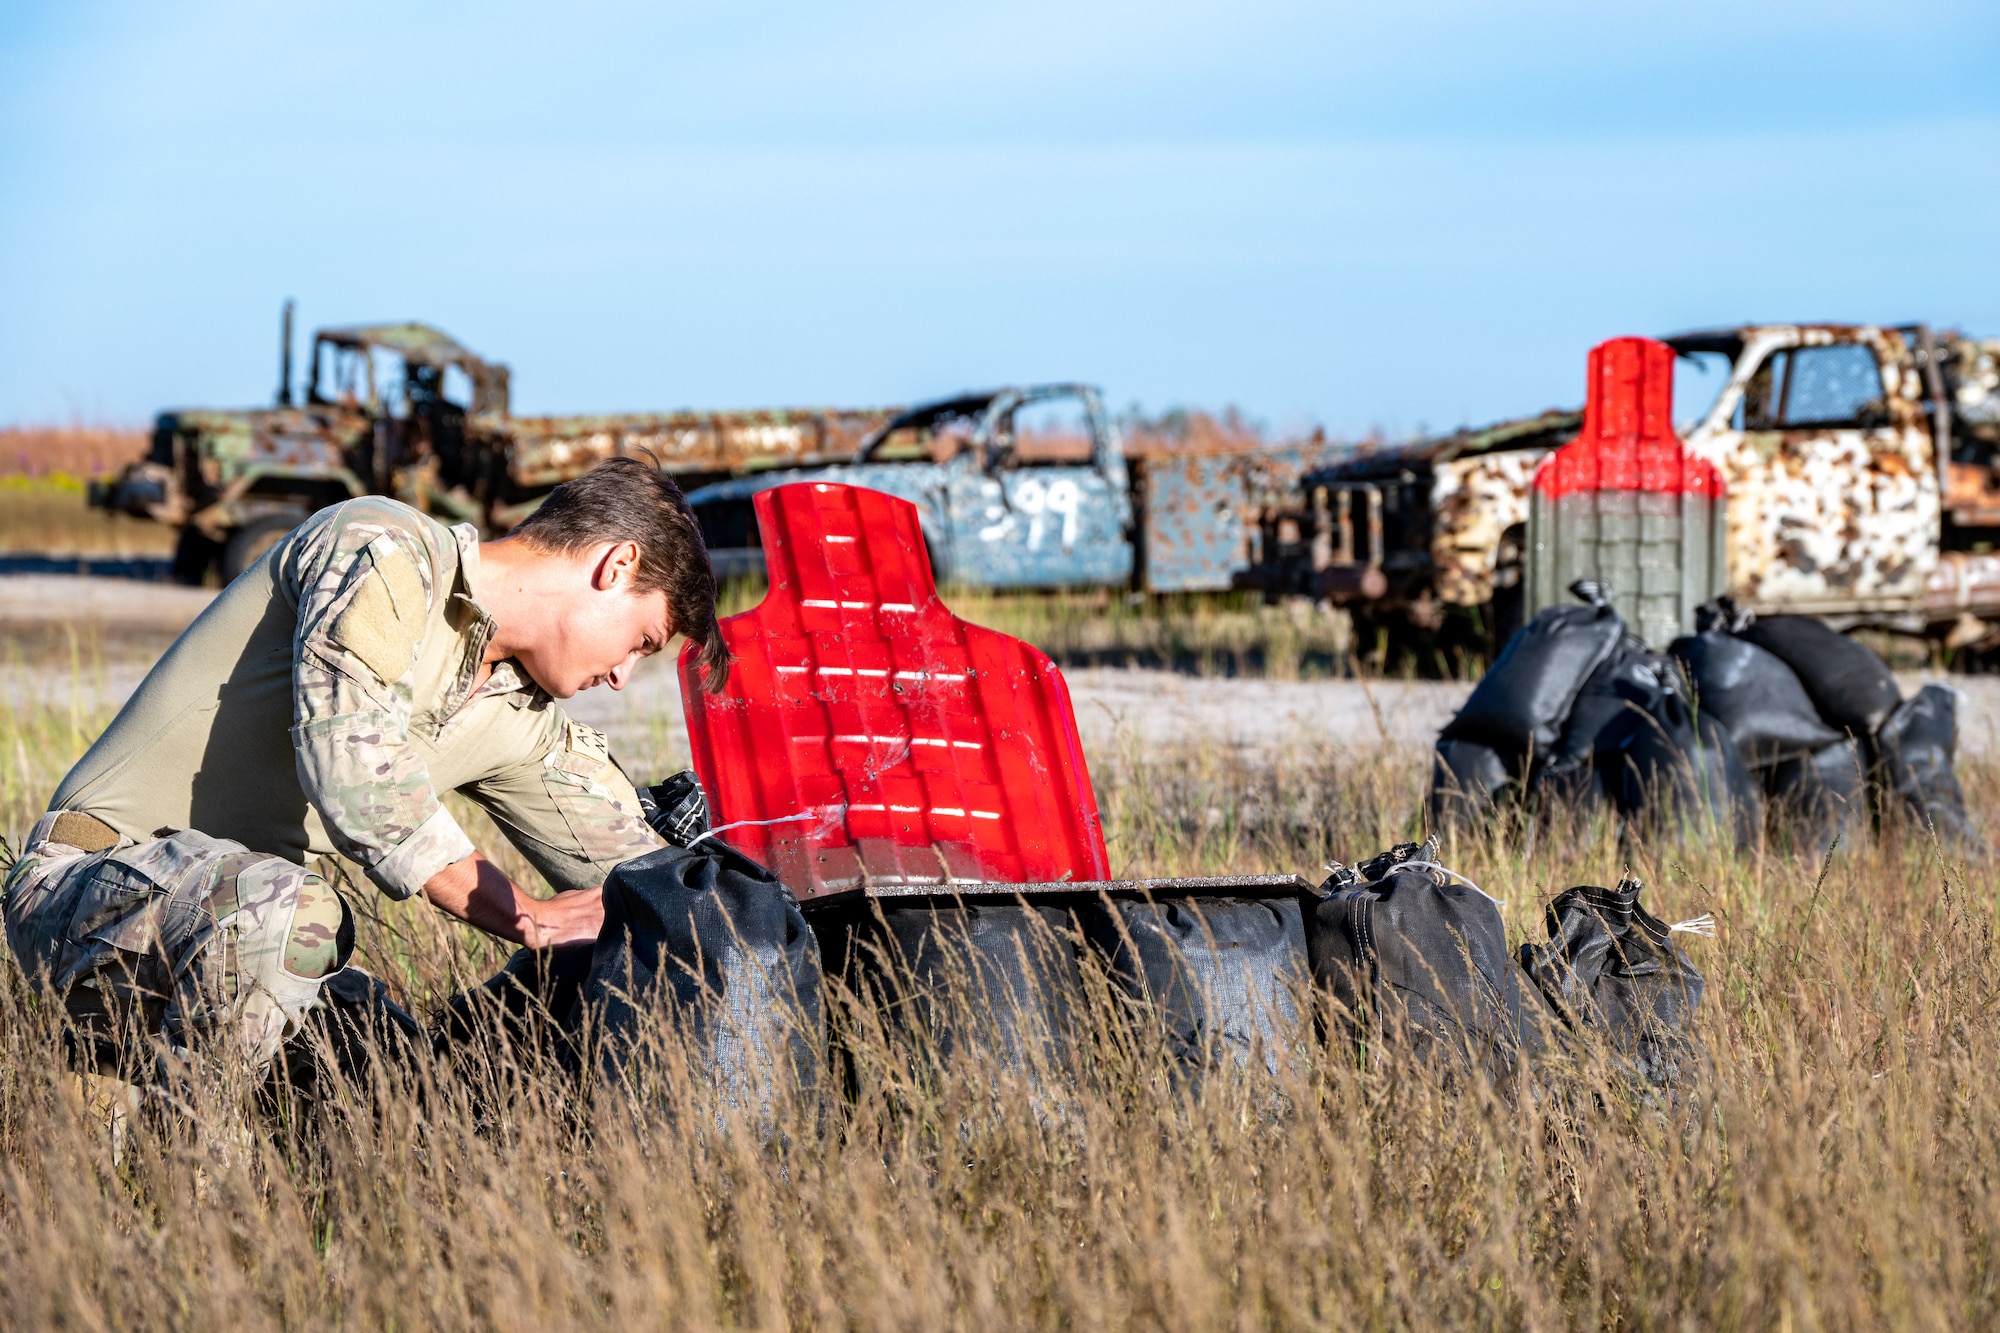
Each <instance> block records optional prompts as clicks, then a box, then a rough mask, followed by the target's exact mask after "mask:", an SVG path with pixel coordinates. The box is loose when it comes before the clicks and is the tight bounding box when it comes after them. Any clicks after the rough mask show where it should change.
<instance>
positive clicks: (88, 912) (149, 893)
mask: <svg viewBox="0 0 2000 1333" xmlns="http://www.w3.org/2000/svg"><path fill="white" fill-rule="evenodd" d="M30 850H31V851H34V850H40V851H42V852H43V853H44V855H43V857H42V858H41V859H39V860H38V861H37V862H36V863H35V864H33V865H31V866H26V867H21V868H17V873H16V874H15V875H13V876H10V879H9V883H8V893H7V903H6V917H7V936H8V940H9V943H10V944H11V945H12V946H13V948H14V951H15V954H16V956H17V957H18V958H19V960H20V962H21V965H22V968H23V970H24V971H26V972H27V973H28V974H29V975H30V976H31V977H34V976H38V975H39V976H45V977H46V979H47V982H48V985H49V989H50V991H51V992H52V993H53V994H55V995H58V996H61V997H62V999H63V1000H64V1002H65V1003H66V1004H68V1005H69V1007H70V1009H71V1012H72V1013H73V1014H77V1015H79V1017H81V1016H82V1015H86V1014H87V1015H90V1016H91V1017H92V1019H93V1021H94V1022H96V1023H98V1024H99V1025H102V1023H104V1022H106V1021H108V1022H109V1023H110V1024H111V1025H112V1026H113V1027H116V1028H121V1029H122V1028H124V1027H125V1026H126V1025H127V1024H129V1023H131V1022H133V1021H136V1022H138V1023H139V1024H140V1026H141V1028H142V1029H143V1030H144V1031H146V1032H151V1033H160V1034H162V1035H164V1036H166V1037H167V1038H168V1039H169V1040H171V1041H175V1042H186V1041H189V1040H191V1039H192V1038H194V1037H195V1036H197V1035H198V1034H204V1035H212V1036H220V1037H226V1038H233V1039H234V1041H235V1043H236V1045H237V1047H238V1049H239V1051H240V1052H241V1053H242V1054H243V1055H244V1056H245V1057H246V1058H247V1059H248V1060H249V1061H250V1062H251V1063H252V1064H253V1065H256V1066H259V1067H261V1066H263V1065H264V1064H266V1063H268V1062H269V1060H270V1059H271V1057H272V1056H273V1055H274V1054H275V1053H276V1051H277V1049H278V1046H279V1045H280V1044H281V1043H282V1042H283V1041H284V1039H285V1038H286V1036H288V1035H290V1033H291V1032H293V1031H295V1030H296V1029H297V1027H298V1025H299V1024H300V1023H301V1022H303V1020H304V1018H305V1014H306V1011H307V1010H308V1009H310V1008H311V1007H312V1005H313V1003H314V1001H315V1000H316V999H317V998H318V996H319V988H320V985H321V983H322V982H323V980H324V979H325V978H326V977H328V976H330V975H332V974H333V973H334V972H337V971H339V970H340V969H341V968H342V967H344V966H345V965H346V963H347V957H348V954H349V953H351V952H352V950H353V928H352V924H351V922H350V921H349V919H348V915H347V907H346V904H345V903H343V902H342V901H341V900H340V897H339V895H338V894H337V893H335V892H334V890H333V888H332V886H330V885H329V884H328V883H327V882H326V881H325V880H324V879H322V878H321V877H320V876H318V875H316V874H314V873H313V872H312V871H310V870H307V869H306V868H305V867H304V866H300V865H294V864H293V863H292V862H290V861H286V860H283V859H281V858H278V857H274V856H264V855H261V854H259V853H256V852H251V851H246V850H245V849H244V848H243V846H242V845H241V844H240V843H234V842H228V841H225V840H223V839H220V838H211V837H209V836H207V835H206V834H202V833H197V832H194V831H192V830H189V831H183V832H180V833H175V834H171V835H170V836H168V837H165V838H158V839H154V840H152V841H150V842H143V843H139V844H138V845H136V846H127V847H115V848H111V849H109V850H107V851H99V852H91V853H82V854H78V853H73V852H72V853H71V854H68V855H64V854H61V853H62V852H63V851H64V850H65V849H61V848H58V847H54V846H50V847H47V848H42V849H32V848H31V849H30ZM24 860H25V858H24ZM93 1035H99V1036H109V1035H112V1034H110V1033H104V1034H93Z"/></svg>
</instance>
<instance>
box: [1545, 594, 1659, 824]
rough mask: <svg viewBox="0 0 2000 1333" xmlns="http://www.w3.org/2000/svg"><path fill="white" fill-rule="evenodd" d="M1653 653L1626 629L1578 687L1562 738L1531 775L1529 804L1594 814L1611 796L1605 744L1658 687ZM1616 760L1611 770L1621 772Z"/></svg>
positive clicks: (1551, 811)
mask: <svg viewBox="0 0 2000 1333" xmlns="http://www.w3.org/2000/svg"><path fill="white" fill-rule="evenodd" d="M1653 658H1654V654H1652V653H1650V652H1649V651H1648V650H1647V648H1646V645H1645V643H1644V642H1643V641H1641V640H1640V639H1639V638H1637V637H1636V636H1634V635H1632V634H1630V633H1627V634H1624V635H1621V636H1620V637H1619V640H1618V642H1617V643H1616V644H1614V645H1613V646H1612V649H1611V651H1610V652H1609V653H1607V654H1606V655H1605V658H1604V660H1603V661H1602V662H1599V663H1598V664H1597V669H1596V670H1594V671H1592V672H1591V673H1590V677H1589V679H1587V680H1585V681H1584V683H1583V688H1581V689H1579V690H1578V691H1577V693H1576V699H1575V701H1574V702H1573V703H1572V704H1571V706H1570V711H1569V718H1568V720H1567V721H1566V722H1565V723H1564V724H1563V734H1562V739H1561V740H1560V741H1559V742H1558V743H1557V744H1556V747H1555V749H1554V750H1553V751H1551V752H1550V753H1549V754H1548V756H1547V757H1546V758H1545V759H1542V760H1540V761H1539V762H1537V763H1536V764H1535V766H1534V768H1533V770H1532V771H1531V772H1530V773H1529V775H1528V783H1527V794H1528V804H1529V805H1530V806H1531V807H1533V808H1534V810H1535V811H1536V812H1537V813H1538V814H1540V815H1542V816H1544V817H1546V818H1553V817H1556V816H1559V815H1563V814H1577V815H1588V814H1590V813H1592V812H1594V811H1596V810H1597V809H1599V808H1600V807H1602V806H1603V805H1604V804H1605V802H1606V801H1608V800H1610V801H1615V798H1616V793H1615V791H1608V790H1607V789H1606V783H1605V780H1604V779H1605V772H1606V771H1607V770H1605V769H1602V768H1600V766H1599V764H1598V762H1597V752H1598V750H1599V748H1600V747H1603V746H1605V745H1608V744H1613V743H1615V739H1616V738H1617V737H1618V736H1620V735H1622V734H1623V733H1622V731H1621V730H1620V727H1621V725H1622V724H1624V723H1625V722H1626V720H1627V719H1628V717H1629V715H1630V714H1631V713H1632V711H1633V710H1634V709H1635V708H1644V707H1646V706H1647V705H1648V702H1649V701H1650V700H1651V699H1652V697H1653V694H1654V693H1656V692H1657V688H1658V687H1657V685H1656V684H1655V682H1654V679H1653V676H1652V674H1651V672H1652V665H1651V664H1652V662H1653ZM1616 767H1617V766H1616V765H1615V764H1613V765H1611V766H1610V768H1609V770H1608V771H1610V772H1612V773H1614V774H1615V772H1616Z"/></svg>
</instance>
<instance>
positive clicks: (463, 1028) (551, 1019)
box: [441, 942, 597, 1065]
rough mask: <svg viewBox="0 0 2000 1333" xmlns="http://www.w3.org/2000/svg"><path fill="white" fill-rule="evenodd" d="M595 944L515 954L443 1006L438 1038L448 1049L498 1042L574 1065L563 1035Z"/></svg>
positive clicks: (567, 1038) (587, 973) (568, 1035)
mask: <svg viewBox="0 0 2000 1333" xmlns="http://www.w3.org/2000/svg"><path fill="white" fill-rule="evenodd" d="M596 949H597V946H596V944H595V943H591V942H586V943H583V944H564V945H558V946H557V947H555V948H552V949H516V950H515V951H514V953H513V955H512V956H511V957H510V958H508V960H507V962H506V964H505V965H504V966H503V967H501V969H500V970H499V971H498V972H495V973H494V974H493V975H492V976H490V977H488V978H487V979H486V980H485V981H483V982H481V983H480V984H479V985H477V986H474V987H472V988H470V989H468V990H463V991H460V992H459V993H458V994H456V995H454V996H452V997H451V998H450V999H449V1000H447V1001H445V1006H444V1016H443V1026H442V1029H441V1031H442V1034H443V1036H444V1038H445V1039H446V1040H447V1041H449V1042H451V1043H452V1044H453V1045H457V1046H464V1045H466V1044H468V1043H479V1042H482V1041H486V1040H489V1039H491V1038H492V1037H495V1036H500V1037H502V1038H503V1039H504V1040H505V1041H506V1042H508V1043H510V1044H511V1045H512V1046H513V1047H514V1048H515V1049H516V1050H517V1051H519V1050H540V1051H544V1052H546V1053H549V1054H553V1055H555V1056H557V1057H558V1058H559V1059H561V1060H563V1061H564V1062H565V1063H567V1064H571V1065H573V1064H574V1060H575V1055H576V1052H575V1049H574V1047H573V1046H572V1044H571V1040H570V1039H571V1038H572V1037H573V1036H574V1035H575V1034H574V1033H573V1032H571V1031H570V1030H569V1027H568V1024H569V1023H570V1020H571V1017H572V1015H574V1014H575V1013H576V1011H577V1006H578V1004H579V1002H580V1001H581V999H582V996H583V986H584V982H585V981H586V980H587V979H588V978H589V976H590V963H591V956H592V955H593V954H594V953H595V952H596Z"/></svg>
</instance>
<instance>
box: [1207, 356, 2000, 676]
mask: <svg viewBox="0 0 2000 1333" xmlns="http://www.w3.org/2000/svg"><path fill="white" fill-rule="evenodd" d="M1663 341H1664V342H1665V343H1667V344H1668V345H1669V346H1670V347H1672V348H1673V350H1674V353H1675V362H1676V364H1675V375H1674V379H1675V386H1674V410H1673V414H1674V417H1675V430H1676V432H1677V433H1678V434H1679V436H1680V437H1681V439H1682V440H1683V441H1684V442H1685V445H1686V448H1687V449H1688V451H1689V452H1690V453H1691V454H1695V455H1698V456H1700V457H1701V458H1703V459H1706V460H1707V461H1708V462H1710V463H1712V464H1713V465H1714V466H1715V467H1716V469H1717V470H1718V472H1719V473H1720V474H1721V478H1722V481H1723V484H1724V487H1725V498H1726V511H1725V521H1724V524H1723V526H1722V529H1721V536H1720V543H1719V544H1720V547H1721V560H1720V563H1721V569H1722V574H1721V577H1720V579H1719V582H1721V583H1722V584H1723V585H1724V586H1726V587H1727V589H1728V590H1729V591H1730V592H1731V593H1733V594H1734V595H1735V597H1736V598H1737V599H1738V601H1739V602H1741V603H1744V604H1746V605H1747V606H1749V607H1751V608H1753V609H1755V610H1758V611H1762V612H1776V611H1786V612H1799V613H1806V614H1812V615H1818V616H1822V617H1825V618H1827V619H1829V620H1831V621H1833V622H1834V623H1836V624H1839V625H1841V626H1844V627H1853V626H1858V625H1872V626H1878V627H1882V628H1887V629H1892V630H1898V631H1903V632H1908V633H1916V634H1926V635H1929V636H1931V637H1933V638H1934V639H1937V640H1939V641H1940V642H1941V643H1942V644H1943V645H1945V646H1946V647H1949V648H1957V647H1967V646H1979V647H1982V648H1985V647H1992V646H1994V644H1995V643H1996V642H2000V630H1996V629H1995V623H1996V622H2000V341H1979V340H1976V339H1972V338H1968V337H1965V336H1963V335H1961V334H1958V333H1956V332H1944V333H1937V332H1933V331H1932V330H1931V329H1929V328H1928V327H1926V326H1924V325H1905V326H1900V327H1891V326H1877V325H1865V324H1764V325H1746V326H1743V327H1740V328H1731V329H1719V330H1709V331H1702V332H1694V333H1684V334H1679V335H1676V336H1674V337H1670V338H1667V339H1664V340H1663ZM1580 423H1581V416H1580V414H1579V413H1576V412H1567V411H1551V412H1546V413H1544V414H1542V415H1541V416H1538V417H1532V418H1524V419H1521V420H1517V421H1511V422H1506V423H1502V424H1500V425H1496V426H1489V427H1485V428H1482V429H1478V430H1467V431H1461V432H1459V433H1457V434H1454V435H1450V436H1446V437H1442V438H1436V439H1427V440H1421V441H1417V442H1415V443H1412V444H1408V445H1403V446H1397V447H1392V448H1381V449H1372V450H1368V449H1364V450H1360V451H1357V452H1356V453H1355V454H1353V455H1352V456H1350V457H1348V458H1345V459H1342V460H1340V461H1338V462H1335V463H1333V464H1332V465H1330V466H1327V467H1323V468H1319V469H1315V470H1311V471H1309V472H1307V473H1305V474H1304V475H1303V477H1302V478H1301V479H1300V483H1299V484H1298V485H1297V486H1295V487H1292V488H1289V489H1280V490H1274V491H1272V492H1269V493H1267V494H1266V495H1265V496H1263V497H1262V499H1261V503H1260V504H1259V507H1258V513H1257V522H1256V525H1255V527H1256V532H1255V534H1254V543H1255V546H1256V548H1257V549H1256V551H1255V554H1254V558H1253V560H1252V562H1251V566H1250V568H1249V569H1248V570H1246V571H1245V573H1244V575H1243V578H1242V582H1243V583H1244V585H1245V586H1252V587H1259V588H1263V589H1265V590H1266V591H1267V592H1270V593H1272V594H1293V595H1306V596H1312V597H1318V598H1323V599H1326V600H1327V601H1330V602H1332V603H1334V604H1336V605H1338V606H1342V607H1345V608H1347V609H1348V610H1350V611H1351V612H1352V613H1353V614H1354V615H1355V617H1356V620H1357V622H1359V624H1360V625H1361V626H1362V627H1364V628H1366V627H1370V626H1372V627H1374V628H1377V629H1379V630H1381V631H1382V632H1385V633H1392V634H1393V633H1397V632H1404V631H1411V630H1414V631H1419V632H1426V633H1436V632H1439V631H1446V632H1450V631H1453V630H1456V631H1458V632H1460V633H1464V634H1466V635H1468V636H1470V637H1473V638H1475V639H1478V640H1483V641H1484V642H1485V643H1486V644H1488V645H1491V644H1495V643H1498V642H1503V641H1504V640H1505V637H1506V635H1507V634H1509V633H1511V632H1512V630H1513V628H1514V627H1516V626H1518V625H1519V624H1520V623H1521V620H1522V616H1523V612H1524V610H1525V609H1526V607H1525V588H1524V573H1525V571H1526V569H1527V566H1528V564H1529V552H1528V549H1527V548H1528V527H1529V511H1530V482H1531V479H1532V478H1533V476H1534V472H1535V468H1536V465H1537V464H1539V463H1540V462H1541V460H1542V459H1543V458H1544V457H1545V456H1546V455H1547V454H1548V453H1549V451H1550V450H1552V449H1555V448H1557V447H1560V446H1561V445H1563V444H1565V443H1567V442H1568V441H1570V440H1571V439H1573V438H1574V437H1575V436H1576V433H1577V431H1578V428H1579V426H1580ZM1364 641H1365V638H1364Z"/></svg>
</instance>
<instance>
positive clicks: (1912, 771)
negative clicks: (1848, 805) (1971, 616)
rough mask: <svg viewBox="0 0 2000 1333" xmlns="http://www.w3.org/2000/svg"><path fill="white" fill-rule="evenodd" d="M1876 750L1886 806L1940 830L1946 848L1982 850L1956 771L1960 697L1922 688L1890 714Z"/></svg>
mask: <svg viewBox="0 0 2000 1333" xmlns="http://www.w3.org/2000/svg"><path fill="white" fill-rule="evenodd" d="M1875 748H1876V754H1877V756H1878V765H1879V769H1878V771H1879V772H1880V774H1881V783H1882V790H1883V798H1884V803H1885V805H1886V804H1888V803H1890V802H1894V803H1895V805H1897V806H1900V807H1901V808H1902V810H1903V811H1904V812H1905V813H1907V815H1908V816H1909V817H1910V818H1911V819H1914V820H1915V821H1917V823H1918V824H1919V825H1921V826H1923V827H1926V828H1934V829H1936V830H1937V836H1938V840H1939V841H1940V842H1942V843H1943V844H1944V845H1945V846H1947V847H1950V848H1952V849H1954V850H1959V849H1964V848H1969V847H1975V846H1977V845H1978V842H1979V839H1978V836H1977V835H1976V834H1975V833H1973V831H1972V823H1971V821H1970V820H1969V819H1968V818H1967V817H1966V813H1965V792H1964V791H1963V790H1962V789H1961V788H1960V787H1959V785H1958V774H1957V772H1956V771H1955V770H1954V769H1953V767H1952V765H1953V760H1954V759H1955V758H1956V757H1957V754H1958V696H1957V695H1955V694H1954V693H1952V691H1950V690H1948V689H1946V688H1945V687H1944V686H1942V685H1926V686H1924V687H1923V688H1922V689H1921V690H1918V691H1917V693H1916V694H1915V695H1914V696H1913V697H1911V698H1909V699H1907V700H1905V701H1904V702H1902V703H1901V704H1898V705H1897V706H1896V709H1895V711H1894V712H1892V713H1890V714H1889V717H1888V719H1887V720H1886V721H1885V722H1883V724H1882V729H1881V730H1880V731H1879V732H1878V733H1876V737H1875ZM1885 813H1886V811H1885Z"/></svg>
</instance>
